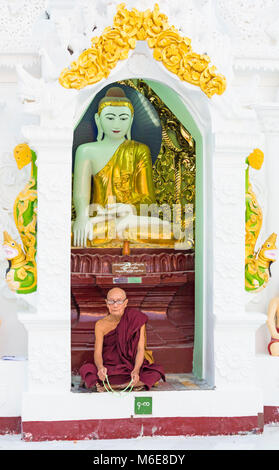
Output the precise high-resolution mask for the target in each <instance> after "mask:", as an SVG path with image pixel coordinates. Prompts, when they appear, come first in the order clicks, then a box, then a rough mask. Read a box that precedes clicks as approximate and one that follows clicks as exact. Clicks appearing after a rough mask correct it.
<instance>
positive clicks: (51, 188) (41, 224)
mask: <svg viewBox="0 0 279 470" xmlns="http://www.w3.org/2000/svg"><path fill="white" fill-rule="evenodd" d="M23 133H24V136H25V137H26V138H27V141H28V143H29V145H30V147H31V148H32V149H33V150H34V151H35V152H36V153H37V163H38V219H37V220H38V228H37V273H38V283H37V305H36V312H35V313H29V314H26V313H22V314H20V315H19V318H20V320H21V321H22V323H23V324H24V326H25V327H26V329H27V331H28V371H29V372H28V390H29V391H32V392H34V391H36V392H40V391H42V392H45V391H46V389H53V390H55V391H56V392H57V391H69V390H70V385H71V383H70V377H71V354H70V352H71V345H70V318H71V314H70V254H71V240H70V237H71V177H72V138H73V130H72V129H59V128H58V129H47V128H42V127H35V126H28V127H25V128H23ZM27 300H28V299H27Z"/></svg>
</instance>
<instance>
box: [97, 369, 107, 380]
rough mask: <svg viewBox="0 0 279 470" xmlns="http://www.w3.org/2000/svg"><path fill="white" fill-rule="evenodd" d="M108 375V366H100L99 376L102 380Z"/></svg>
mask: <svg viewBox="0 0 279 470" xmlns="http://www.w3.org/2000/svg"><path fill="white" fill-rule="evenodd" d="M106 375H107V369H106V367H100V369H99V370H98V377H99V379H100V380H102V381H104V380H105V378H106Z"/></svg>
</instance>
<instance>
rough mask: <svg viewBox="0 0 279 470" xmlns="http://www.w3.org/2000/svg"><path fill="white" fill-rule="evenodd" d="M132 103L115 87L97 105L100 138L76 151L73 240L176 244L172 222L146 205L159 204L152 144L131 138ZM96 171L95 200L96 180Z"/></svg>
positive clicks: (83, 244) (83, 242)
mask: <svg viewBox="0 0 279 470" xmlns="http://www.w3.org/2000/svg"><path fill="white" fill-rule="evenodd" d="M133 117H134V108H133V105H132V102H131V101H130V100H129V99H128V97H127V96H126V95H125V93H124V91H123V90H122V88H120V87H111V88H110V89H109V90H108V91H107V93H106V95H105V97H104V98H102V99H101V100H100V102H99V104H98V112H97V113H96V114H95V122H96V126H97V130H98V134H97V141H96V142H89V143H85V144H82V145H79V146H78V148H77V151H76V156H75V167H74V180H73V203H74V207H75V210H76V219H75V220H74V222H73V225H72V235H73V245H74V246H79V247H86V246H87V247H88V246H89V247H102V246H110V247H120V246H123V240H128V241H129V242H130V243H131V244H132V245H133V244H134V245H135V246H138V244H140V246H142V245H145V246H149V245H151V246H154V244H155V245H157V246H163V247H164V246H165V247H166V246H167V247H172V246H173V245H174V241H175V240H174V237H173V232H172V226H171V224H170V223H169V222H168V221H164V220H161V219H160V218H159V217H158V216H155V217H154V216H152V214H151V215H149V212H148V215H145V214H144V213H143V211H142V208H143V207H145V208H146V207H149V208H150V207H151V206H152V204H153V205H156V200H155V191H154V184H153V179H152V160H151V154H150V149H149V147H148V146H147V145H145V144H143V143H140V142H137V141H135V140H131V127H132V123H133ZM92 176H93V199H91V198H92V191H91V180H92Z"/></svg>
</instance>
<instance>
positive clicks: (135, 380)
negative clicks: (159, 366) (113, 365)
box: [131, 369, 139, 385]
mask: <svg viewBox="0 0 279 470" xmlns="http://www.w3.org/2000/svg"><path fill="white" fill-rule="evenodd" d="M131 379H132V385H135V384H136V383H138V382H139V373H138V371H137V370H135V369H134V370H132V372H131Z"/></svg>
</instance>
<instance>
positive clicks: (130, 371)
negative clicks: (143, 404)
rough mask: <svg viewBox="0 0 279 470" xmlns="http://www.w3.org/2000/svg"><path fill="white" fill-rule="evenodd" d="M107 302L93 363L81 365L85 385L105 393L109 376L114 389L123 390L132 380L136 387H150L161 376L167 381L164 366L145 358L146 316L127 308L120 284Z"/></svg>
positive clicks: (99, 325) (97, 328) (143, 388)
mask: <svg viewBox="0 0 279 470" xmlns="http://www.w3.org/2000/svg"><path fill="white" fill-rule="evenodd" d="M106 304H107V308H108V315H107V316H106V317H104V318H102V319H101V320H98V321H97V322H96V325H95V351H94V364H92V363H89V364H88V363H87V364H84V365H83V366H82V367H81V368H80V375H81V378H82V380H83V381H84V382H85V386H86V387H87V388H89V389H90V388H93V387H94V386H95V385H96V388H97V391H98V392H104V391H105V390H106V389H105V387H104V385H103V381H104V380H105V379H106V376H108V379H109V383H110V385H111V387H112V388H113V389H114V390H121V389H122V390H123V389H124V388H126V387H127V386H128V385H129V383H130V382H131V380H132V385H133V390H149V389H150V388H151V387H152V386H153V385H154V384H155V383H156V382H158V381H159V380H160V379H163V380H164V381H165V375H164V371H163V369H162V367H161V366H159V365H158V364H154V363H151V361H148V360H147V359H146V358H145V324H146V322H147V316H146V315H145V314H144V313H142V312H141V311H140V310H139V309H137V308H129V307H127V304H128V299H127V297H126V293H125V291H124V290H123V289H120V288H119V287H114V288H113V289H111V290H110V291H109V292H108V294H107V299H106ZM106 387H107V388H108V386H107V385H106Z"/></svg>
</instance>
